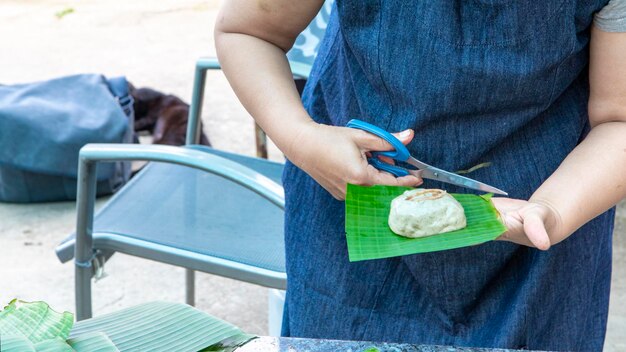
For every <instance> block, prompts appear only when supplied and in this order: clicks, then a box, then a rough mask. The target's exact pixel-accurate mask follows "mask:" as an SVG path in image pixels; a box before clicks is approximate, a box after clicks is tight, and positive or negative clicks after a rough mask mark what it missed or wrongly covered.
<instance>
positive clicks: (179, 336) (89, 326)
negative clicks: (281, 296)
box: [70, 302, 255, 352]
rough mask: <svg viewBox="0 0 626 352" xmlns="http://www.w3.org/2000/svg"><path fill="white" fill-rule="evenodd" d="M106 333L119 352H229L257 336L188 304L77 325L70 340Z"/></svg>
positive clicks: (139, 309) (159, 305) (150, 307)
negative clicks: (88, 334) (206, 350)
mask: <svg viewBox="0 0 626 352" xmlns="http://www.w3.org/2000/svg"><path fill="white" fill-rule="evenodd" d="M92 332H103V333H105V334H106V336H108V337H109V338H110V339H111V341H113V343H114V344H115V346H116V347H117V348H118V349H119V350H120V351H151V352H159V351H200V350H202V349H205V348H207V347H209V346H214V345H215V346H214V349H212V350H213V351H227V350H228V349H229V347H230V345H232V343H230V342H229V343H227V342H228V341H236V342H237V344H243V343H245V342H247V341H249V340H251V339H253V338H254V337H255V336H254V335H248V334H245V333H243V332H242V331H241V330H239V328H237V327H236V326H234V325H232V324H229V323H227V322H225V321H223V320H220V319H218V318H215V317H212V316H210V315H208V314H206V313H204V312H201V311H199V310H197V309H194V308H193V307H190V306H188V305H186V304H179V303H168V302H151V303H145V304H140V305H138V306H134V307H131V308H127V309H123V310H121V311H118V312H113V313H109V314H103V315H100V316H97V317H95V318H92V319H88V320H82V321H79V322H77V323H76V325H75V326H74V328H73V329H72V331H71V333H70V341H71V340H72V339H73V338H74V337H77V336H82V335H83V334H86V333H92Z"/></svg>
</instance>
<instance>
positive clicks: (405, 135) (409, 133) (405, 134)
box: [392, 128, 415, 145]
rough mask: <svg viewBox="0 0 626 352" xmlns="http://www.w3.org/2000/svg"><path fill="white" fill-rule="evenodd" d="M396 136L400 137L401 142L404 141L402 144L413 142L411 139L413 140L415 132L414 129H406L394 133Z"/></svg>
mask: <svg viewBox="0 0 626 352" xmlns="http://www.w3.org/2000/svg"><path fill="white" fill-rule="evenodd" d="M392 134H393V135H394V136H395V137H396V138H398V139H399V140H400V142H402V144H404V145H407V144H409V143H411V140H413V137H414V136H415V132H413V130H412V129H410V128H409V129H406V130H404V131H402V132H396V133H392Z"/></svg>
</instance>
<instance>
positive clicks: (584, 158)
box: [530, 121, 626, 244]
mask: <svg viewBox="0 0 626 352" xmlns="http://www.w3.org/2000/svg"><path fill="white" fill-rule="evenodd" d="M625 196H626V122H619V121H617V122H605V123H602V124H599V125H597V126H595V127H594V128H593V129H592V130H591V132H590V133H589V134H588V135H587V137H586V138H585V139H584V141H583V142H581V143H580V144H579V145H578V146H577V147H576V148H575V149H574V150H573V151H572V152H571V153H570V154H569V155H568V156H567V158H566V159H565V160H564V161H563V163H561V165H560V166H559V168H558V169H557V170H556V171H555V172H554V173H553V174H552V175H551V176H550V177H549V178H548V179H547V180H546V181H545V182H544V183H543V184H542V185H541V187H539V189H537V191H536V192H535V193H534V194H533V195H532V197H531V199H530V201H532V202H538V203H543V204H545V205H547V206H548V207H550V208H552V210H553V211H554V212H555V213H556V214H557V222H558V224H557V225H556V226H555V227H554V230H553V232H552V233H549V236H550V242H551V243H552V244H554V243H558V242H560V241H562V240H563V239H565V238H567V237H568V236H569V235H571V234H572V233H573V232H574V231H576V229H578V228H579V227H581V226H582V225H583V224H585V223H586V222H588V221H589V220H591V219H593V218H595V217H596V216H598V215H599V214H601V213H603V212H604V211H606V210H607V209H609V208H610V207H612V206H614V205H615V204H616V203H618V202H619V201H620V200H621V199H622V198H624V197H625Z"/></svg>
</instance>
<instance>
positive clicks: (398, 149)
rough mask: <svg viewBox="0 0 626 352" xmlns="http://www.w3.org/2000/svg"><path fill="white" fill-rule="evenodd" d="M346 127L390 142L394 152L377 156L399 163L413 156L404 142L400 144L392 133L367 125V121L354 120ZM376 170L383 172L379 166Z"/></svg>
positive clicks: (386, 152) (382, 152) (384, 152)
mask: <svg viewBox="0 0 626 352" xmlns="http://www.w3.org/2000/svg"><path fill="white" fill-rule="evenodd" d="M346 127H350V128H357V129H360V130H363V131H366V132H369V133H371V134H374V135H377V136H378V137H380V138H382V139H384V140H386V141H387V142H389V144H391V146H392V147H393V149H394V150H390V151H379V152H376V154H378V155H384V156H387V157H390V158H392V159H394V160H398V161H407V160H408V159H409V157H410V156H411V154H410V153H409V150H408V149H406V147H405V146H404V144H402V142H400V140H399V139H398V138H396V137H394V136H393V135H392V134H391V133H389V132H387V131H385V130H383V129H382V128H380V127H376V126H374V125H372V124H371V123H367V122H365V121H361V120H357V119H352V120H350V121H348V123H347V124H346ZM376 160H378V159H376ZM383 164H385V165H388V166H391V165H389V164H386V163H383ZM372 165H374V166H376V165H375V164H372ZM376 168H377V169H380V170H382V169H381V168H379V167H378V166H376ZM385 171H387V170H385ZM394 175H395V174H394ZM396 176H397V175H396Z"/></svg>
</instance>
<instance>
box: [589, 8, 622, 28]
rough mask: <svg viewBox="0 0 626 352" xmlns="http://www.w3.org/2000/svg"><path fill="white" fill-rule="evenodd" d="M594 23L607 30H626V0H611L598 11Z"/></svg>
mask: <svg viewBox="0 0 626 352" xmlns="http://www.w3.org/2000/svg"><path fill="white" fill-rule="evenodd" d="M593 23H594V24H595V25H596V27H598V28H600V29H601V30H603V31H605V32H626V0H611V1H609V3H608V4H607V5H606V6H605V7H603V8H602V10H600V11H599V12H598V13H596V15H595V17H594V20H593Z"/></svg>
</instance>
